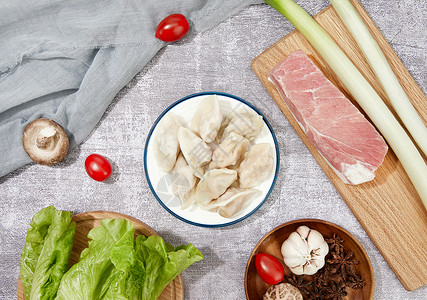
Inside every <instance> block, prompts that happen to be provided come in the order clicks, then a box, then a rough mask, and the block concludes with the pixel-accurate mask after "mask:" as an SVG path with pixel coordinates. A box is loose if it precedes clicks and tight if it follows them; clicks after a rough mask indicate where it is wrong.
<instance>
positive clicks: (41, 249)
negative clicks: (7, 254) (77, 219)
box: [20, 206, 76, 299]
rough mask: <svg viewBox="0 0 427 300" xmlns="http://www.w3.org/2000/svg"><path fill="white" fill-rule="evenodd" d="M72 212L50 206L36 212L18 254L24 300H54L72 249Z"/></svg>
mask: <svg viewBox="0 0 427 300" xmlns="http://www.w3.org/2000/svg"><path fill="white" fill-rule="evenodd" d="M71 217H72V212H69V211H58V210H56V209H55V208H54V207H53V206H49V207H46V208H44V209H42V210H41V211H39V212H38V213H36V214H35V215H34V216H33V219H32V221H31V224H30V228H29V229H28V231H27V237H26V241H25V245H24V248H23V250H22V252H21V265H20V272H21V274H20V275H21V281H22V284H23V288H24V295H25V299H54V298H55V296H56V292H57V289H58V286H59V284H60V281H61V278H62V277H63V274H64V273H65V272H66V271H67V269H68V260H69V257H70V253H71V249H72V247H73V239H74V233H75V228H76V224H75V223H74V222H71Z"/></svg>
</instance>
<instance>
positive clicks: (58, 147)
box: [22, 118, 69, 166]
mask: <svg viewBox="0 0 427 300" xmlns="http://www.w3.org/2000/svg"><path fill="white" fill-rule="evenodd" d="M22 145H23V147H24V150H25V152H27V154H28V156H29V157H30V158H31V159H32V160H33V161H35V162H36V163H38V164H40V165H48V166H52V165H55V164H57V163H59V162H60V161H62V160H63V159H64V158H65V156H66V155H67V153H68V147H69V141H68V136H67V134H66V133H65V131H64V129H63V128H62V127H61V126H60V125H59V124H58V123H56V122H54V121H52V120H50V119H44V118H41V119H36V120H34V121H32V122H31V123H30V124H28V125H27V127H25V130H24V132H23V133H22Z"/></svg>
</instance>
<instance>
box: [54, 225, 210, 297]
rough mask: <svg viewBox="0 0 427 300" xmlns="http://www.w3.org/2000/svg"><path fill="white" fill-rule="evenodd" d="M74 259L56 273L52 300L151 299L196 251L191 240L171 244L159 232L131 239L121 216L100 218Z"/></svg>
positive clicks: (130, 227) (198, 256) (197, 255)
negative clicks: (61, 274) (57, 278)
mask: <svg viewBox="0 0 427 300" xmlns="http://www.w3.org/2000/svg"><path fill="white" fill-rule="evenodd" d="M88 237H89V238H90V239H91V241H90V242H89V247H88V248H86V249H85V250H84V251H83V252H82V254H81V257H80V260H79V262H78V263H76V264H75V265H73V266H72V267H71V268H70V270H69V271H68V272H67V273H66V274H65V275H64V277H63V278H62V281H61V284H60V286H59V290H58V293H57V297H56V299H58V300H62V299H73V300H79V299H84V300H88V299H90V300H97V299H117V300H121V299H144V300H145V299H153V300H155V299H157V297H158V296H159V295H160V294H161V292H162V291H163V289H164V288H165V287H166V286H167V285H168V284H169V282H171V281H172V280H173V279H174V278H175V277H176V276H177V275H178V274H180V273H181V272H182V271H184V270H185V269H186V268H187V267H188V266H190V265H191V264H193V263H194V262H196V261H199V260H201V259H203V256H202V254H201V253H200V251H199V250H197V249H196V248H195V247H194V246H193V245H192V244H189V245H188V246H185V245H182V246H179V247H176V248H174V247H173V246H171V245H169V244H167V243H165V242H164V241H163V239H162V238H161V237H158V236H150V237H148V238H146V237H145V236H143V235H140V236H138V237H137V238H136V239H135V240H134V226H133V224H132V223H131V222H129V221H126V220H123V219H115V220H109V219H106V220H102V221H101V227H95V228H94V229H92V230H91V231H90V232H89V235H88Z"/></svg>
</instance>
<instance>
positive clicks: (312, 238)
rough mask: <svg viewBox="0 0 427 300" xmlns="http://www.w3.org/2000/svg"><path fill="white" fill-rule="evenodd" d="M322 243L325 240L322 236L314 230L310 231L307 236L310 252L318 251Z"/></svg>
mask: <svg viewBox="0 0 427 300" xmlns="http://www.w3.org/2000/svg"><path fill="white" fill-rule="evenodd" d="M323 243H325V240H324V238H323V236H322V234H321V233H320V232H318V231H316V230H310V232H309V234H308V236H307V244H308V245H309V247H310V251H312V250H314V249H318V248H319V247H320V246H321V245H322V244H323Z"/></svg>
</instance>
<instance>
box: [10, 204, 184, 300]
mask: <svg viewBox="0 0 427 300" xmlns="http://www.w3.org/2000/svg"><path fill="white" fill-rule="evenodd" d="M103 219H126V220H128V221H131V222H132V223H133V225H134V226H135V236H137V235H141V234H143V235H145V236H147V237H148V236H150V235H157V236H158V234H157V232H156V231H154V229H152V228H151V227H150V226H148V225H147V224H145V223H143V222H141V221H140V220H138V219H135V218H133V217H130V216H128V215H124V214H121V213H117V212H111V211H92V212H86V213H81V214H77V215H74V216H73V218H72V220H73V221H74V222H76V233H75V236H74V244H73V249H72V250H71V255H70V267H71V266H72V265H74V264H75V263H76V262H77V261H78V259H79V257H80V253H81V252H82V251H83V249H85V248H87V247H88V246H89V244H88V241H89V239H88V238H87V235H88V233H89V231H90V230H91V229H92V228H94V227H97V226H101V220H103ZM17 299H18V300H23V299H24V288H23V286H22V281H21V278H18V289H17ZM157 299H158V300H184V282H183V281H182V275H181V274H179V275H178V276H177V277H175V279H174V280H172V282H171V283H169V285H167V286H166V287H165V289H164V290H163V292H162V293H161V294H160V296H159V297H158V298H157Z"/></svg>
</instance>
